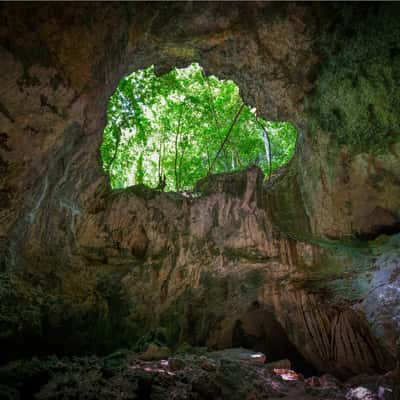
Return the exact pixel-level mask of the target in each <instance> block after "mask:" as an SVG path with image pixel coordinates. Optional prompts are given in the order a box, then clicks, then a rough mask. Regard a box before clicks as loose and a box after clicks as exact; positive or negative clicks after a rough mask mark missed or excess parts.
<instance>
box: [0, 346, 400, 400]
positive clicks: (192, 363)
mask: <svg viewBox="0 0 400 400" xmlns="http://www.w3.org/2000/svg"><path fill="white" fill-rule="evenodd" d="M233 350H234V351H232V349H228V350H222V351H218V352H211V353H210V352H208V353H203V354H178V355H174V356H171V357H169V358H166V359H163V360H148V361H144V360H143V359H141V358H139V357H138V354H135V353H133V352H130V351H127V350H126V351H125V350H124V351H118V352H115V353H113V354H111V355H109V356H107V357H96V356H88V357H74V358H68V359H67V358H58V357H56V356H51V357H46V358H44V359H38V358H34V359H31V360H25V361H14V362H12V363H10V364H8V365H6V366H2V367H0V398H6V399H39V400H44V399H61V398H62V399H133V400H134V399H143V400H145V399H149V400H161V399H176V400H186V399H192V400H194V399H198V400H201V399H215V400H217V399H230V400H236V399H237V400H256V399H282V398H284V399H297V400H311V399H314V400H315V399H332V400H333V399H336V400H337V399H345V400H347V399H363V400H371V399H385V400H395V399H398V398H399V397H398V395H399V388H398V387H397V386H396V379H397V378H398V377H397V378H396V377H394V375H393V374H392V376H390V375H388V374H386V375H385V376H383V375H382V376H381V375H373V376H372V375H371V376H368V375H360V376H357V377H353V378H351V379H350V380H348V381H346V382H341V381H339V380H338V379H336V378H335V377H333V376H332V375H328V374H325V375H322V376H320V377H315V376H313V377H310V378H307V379H305V378H304V377H303V376H302V375H301V374H300V373H297V372H295V371H292V370H289V369H282V368H280V369H277V368H274V367H273V366H271V365H270V364H268V363H265V362H264V361H265V357H264V358H263V355H261V356H260V353H254V352H249V351H247V350H244V349H233ZM395 392H396V393H397V394H396V393H395Z"/></svg>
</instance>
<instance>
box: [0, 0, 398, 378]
mask: <svg viewBox="0 0 400 400" xmlns="http://www.w3.org/2000/svg"><path fill="white" fill-rule="evenodd" d="M398 16H399V7H398V6H397V5H388V4H385V5H380V6H379V5H375V4H372V5H370V6H368V7H362V10H361V7H359V6H357V5H350V6H347V5H336V4H329V5H326V4H304V3H282V4H275V3H258V2H246V3H233V4H231V5H230V7H226V3H168V5H167V4H163V3H151V4H150V3H132V4H118V3H102V4H101V5H100V4H99V5H95V4H91V5H86V4H69V3H68V4H63V5H62V6H59V5H58V6H55V5H52V4H41V5H35V4H32V5H31V4H24V5H19V6H16V5H13V4H4V3H3V4H2V5H1V8H0V19H1V22H2V23H1V27H0V44H1V47H0V53H1V59H2V63H1V67H0V68H1V80H2V85H1V88H0V127H1V129H0V157H1V158H0V171H1V176H0V182H1V187H0V220H1V224H0V255H1V263H0V268H1V275H0V297H1V304H0V340H1V343H2V347H3V348H4V349H5V351H4V353H2V360H3V361H4V360H7V359H11V358H15V357H18V356H21V355H25V354H32V352H35V353H53V352H56V353H62V352H64V353H79V352H83V351H85V352H89V353H90V352H107V351H110V350H112V349H114V348H117V347H120V346H128V345H132V344H134V343H135V342H136V340H137V339H139V338H140V337H141V336H142V335H144V334H146V333H147V334H148V333H149V332H152V331H153V332H154V331H157V330H158V331H160V330H161V331H162V335H163V336H164V337H165V340H166V341H167V342H168V343H169V344H170V345H171V346H174V345H177V344H178V343H182V342H189V343H191V344H194V345H204V344H207V345H209V346H213V347H216V348H222V347H227V346H230V345H231V344H232V335H233V330H234V326H235V324H236V322H237V321H238V319H240V318H241V317H242V316H243V315H245V314H246V313H247V312H248V310H249V308H251V307H252V305H254V304H255V302H256V304H258V305H259V307H260V308H261V309H265V310H267V311H268V312H270V313H272V314H273V315H274V316H275V318H276V320H277V321H278V323H279V324H280V325H281V326H282V327H283V329H284V330H285V331H286V333H287V335H288V338H289V340H290V341H291V342H292V344H293V345H294V346H295V347H296V348H297V349H298V350H299V352H300V353H301V354H302V355H303V356H304V357H305V358H306V359H307V360H309V361H311V362H312V363H313V365H314V366H315V367H316V368H318V369H320V370H324V371H325V370H331V371H332V370H338V371H340V372H341V373H346V371H347V372H349V373H357V372H360V371H365V370H371V369H372V370H379V369H385V368H390V367H391V366H392V365H393V360H394V358H395V357H396V356H397V357H398V353H399V345H400V344H399V342H398V337H399V332H400V326H399V308H398V304H399V297H398V293H399V286H400V283H399V274H398V269H399V266H398V265H399V264H398V263H399V261H398V260H399V254H398V250H397V248H398V246H397V247H396V243H398V242H396V240H397V239H396V238H397V236H396V235H395V234H396V233H397V232H398V231H399V221H400V203H399V201H400V200H399V199H400V196H399V195H400V184H399V182H400V175H399V174H400V168H399V166H400V141H399V138H400V135H399V116H398V113H397V110H398V106H399V98H400V96H399V88H398V85H396V82H397V81H398V77H399V71H400V69H399V66H400V58H399V54H400V48H399V43H400V40H398V39H399V32H400V26H399V23H398ZM194 61H198V62H200V63H201V65H202V66H203V67H204V68H205V70H206V71H207V73H212V74H215V75H217V76H219V77H221V78H230V79H234V80H235V82H237V84H238V85H239V87H240V89H241V92H242V96H243V97H244V99H246V101H248V102H249V104H252V105H254V106H256V107H257V109H258V110H259V112H260V113H261V114H262V115H263V116H265V117H267V118H270V119H271V118H272V119H275V118H276V119H281V120H282V119H289V120H291V121H293V122H294V123H296V124H297V126H298V128H299V130H300V136H301V137H300V139H299V143H298V149H297V152H296V155H295V158H294V159H293V161H292V162H291V163H290V165H288V166H287V168H286V169H285V170H283V171H281V173H280V174H279V176H278V177H276V178H275V179H274V180H273V182H270V183H269V184H268V185H263V183H262V177H261V175H260V173H259V171H258V170H256V169H249V170H248V171H245V172H243V173H241V174H237V175H229V174H228V175H222V176H214V177H212V178H211V179H209V180H204V181H203V182H200V183H199V191H201V193H202V195H201V196H200V197H196V198H187V197H184V196H183V195H179V194H166V193H157V192H154V191H152V190H149V189H147V188H144V187H135V188H128V189H126V190H124V191H113V192H112V191H111V190H110V188H109V183H108V180H107V177H106V176H105V174H104V173H103V171H102V168H101V161H100V154H99V148H100V143H101V139H102V130H103V128H104V125H105V110H106V102H107V99H108V98H109V96H110V94H111V93H112V91H113V90H114V89H115V87H116V85H117V82H118V80H119V79H120V78H121V77H122V76H123V75H124V74H125V73H127V72H129V71H133V70H136V69H138V68H143V67H146V66H149V65H151V64H155V65H156V67H157V69H158V70H159V71H160V73H161V72H165V71H167V70H169V69H170V68H172V67H173V66H176V65H182V66H183V65H187V64H189V63H191V62H194ZM382 234H389V235H391V236H390V237H385V236H380V235H382ZM393 243H394V244H393ZM381 295H382V296H383V297H381ZM33 343H34V344H35V345H33Z"/></svg>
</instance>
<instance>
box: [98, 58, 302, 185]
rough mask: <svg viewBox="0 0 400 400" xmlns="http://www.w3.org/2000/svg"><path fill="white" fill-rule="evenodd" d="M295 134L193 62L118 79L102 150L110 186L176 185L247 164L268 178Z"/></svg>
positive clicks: (290, 150)
mask: <svg viewBox="0 0 400 400" xmlns="http://www.w3.org/2000/svg"><path fill="white" fill-rule="evenodd" d="M296 139H297V133H296V130H295V128H294V126H293V125H291V124H290V123H288V122H272V121H265V120H263V119H261V118H259V117H257V116H256V112H255V109H251V108H250V107H248V106H246V105H245V104H244V103H243V101H242V99H241V97H240V94H239V89H238V87H237V86H236V85H235V83H234V82H232V81H230V80H219V79H217V78H216V77H214V76H209V77H206V76H205V75H204V73H203V70H202V68H201V67H200V66H199V65H198V64H192V65H190V66H189V67H187V68H183V69H177V68H175V69H173V70H172V71H170V72H169V73H167V74H165V75H162V76H157V75H156V74H155V71H154V67H149V68H147V69H144V70H140V71H137V72H134V73H133V74H131V75H129V76H127V77H125V78H123V79H122V80H121V81H120V83H119V85H118V87H117V90H116V91H115V93H114V94H113V95H112V97H111V98H110V101H109V104H108V111H107V126H106V128H105V130H104V139H103V144H102V147H101V156H102V160H103V166H104V169H105V171H106V172H107V173H108V174H109V176H110V180H111V186H112V187H113V188H114V189H117V188H123V187H127V186H131V185H136V184H145V185H148V186H150V187H155V188H158V189H161V190H164V189H166V190H175V191H182V190H190V189H191V188H193V186H194V184H195V182H196V181H197V180H198V179H200V178H202V177H204V176H206V175H208V174H210V173H220V172H228V171H235V170H240V169H243V168H246V167H247V166H249V165H252V164H256V165H258V166H260V167H261V168H262V170H263V171H264V173H265V174H266V175H267V176H269V175H270V173H271V172H272V171H273V170H274V169H276V168H278V167H280V166H281V165H283V164H285V163H287V162H288V161H289V160H290V158H291V157H292V155H293V153H294V150H295V144H296Z"/></svg>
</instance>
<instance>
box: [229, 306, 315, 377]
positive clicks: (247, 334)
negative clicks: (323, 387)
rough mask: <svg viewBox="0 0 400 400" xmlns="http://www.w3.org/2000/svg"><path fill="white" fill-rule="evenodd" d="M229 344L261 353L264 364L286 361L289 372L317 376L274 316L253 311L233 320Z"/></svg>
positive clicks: (268, 312)
mask: <svg viewBox="0 0 400 400" xmlns="http://www.w3.org/2000/svg"><path fill="white" fill-rule="evenodd" d="M232 345H233V347H242V348H245V349H247V350H253V351H257V352H261V353H263V354H265V357H266V360H265V362H266V363H270V362H277V361H282V360H289V361H290V368H289V369H293V370H295V371H296V372H298V373H302V374H303V375H304V377H306V378H307V377H310V376H313V375H317V374H318V371H317V370H316V368H315V367H314V366H313V365H312V364H311V363H310V362H309V361H307V360H306V358H305V357H304V356H303V355H302V354H301V353H300V352H299V350H298V349H297V348H296V346H295V345H294V344H293V343H292V342H291V341H290V339H289V338H288V336H287V333H286V332H285V330H284V329H283V327H282V325H281V324H280V323H279V322H278V321H277V320H276V318H275V316H274V314H273V313H272V312H270V311H268V310H265V309H261V308H256V309H253V310H250V311H248V312H247V313H246V314H245V315H243V316H242V317H241V318H240V319H238V320H236V323H235V325H234V328H233V332H232ZM283 364H285V363H283Z"/></svg>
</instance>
